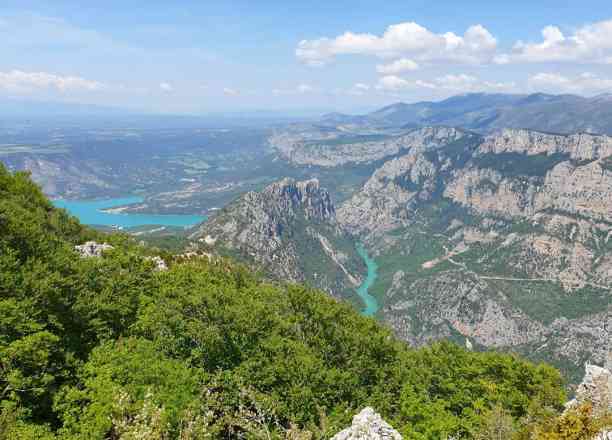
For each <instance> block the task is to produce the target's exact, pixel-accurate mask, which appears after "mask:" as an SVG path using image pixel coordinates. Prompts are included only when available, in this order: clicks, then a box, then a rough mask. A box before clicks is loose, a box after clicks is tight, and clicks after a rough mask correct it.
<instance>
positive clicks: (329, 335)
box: [0, 167, 565, 439]
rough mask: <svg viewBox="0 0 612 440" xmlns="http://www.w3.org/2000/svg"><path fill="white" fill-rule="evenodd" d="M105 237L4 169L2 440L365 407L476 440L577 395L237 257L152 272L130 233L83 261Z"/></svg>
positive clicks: (298, 427) (205, 431)
mask: <svg viewBox="0 0 612 440" xmlns="http://www.w3.org/2000/svg"><path fill="white" fill-rule="evenodd" d="M97 234H98V233H96V232H92V231H90V230H89V229H87V228H84V227H82V226H81V225H79V224H78V222H77V221H76V220H74V219H73V218H71V217H69V216H68V215H67V214H66V213H65V212H63V211H59V210H56V209H53V208H52V207H51V205H50V204H49V202H48V201H47V200H46V199H45V198H44V196H43V195H42V194H41V192H40V190H39V189H38V188H37V187H36V186H35V185H34V184H32V183H31V181H30V180H29V178H28V176H27V175H25V174H20V173H18V174H15V175H10V174H9V173H7V172H6V171H5V170H4V168H2V167H0V402H1V403H0V409H1V413H0V439H55V438H62V439H63V438H65V439H136V438H147V439H167V438H181V439H200V438H227V439H229V438H329V437H330V436H331V435H332V434H333V433H335V432H337V431H338V430H339V429H340V428H342V427H344V426H345V425H346V424H348V423H349V421H350V418H351V416H352V415H353V414H354V413H355V411H357V410H359V409H361V408H362V407H363V406H365V405H371V406H373V407H375V408H377V410H378V411H380V412H381V413H382V414H383V415H384V417H385V418H386V419H387V420H388V421H389V422H390V423H392V424H393V425H394V426H395V427H397V428H398V429H399V430H400V431H401V432H402V433H403V434H404V435H405V436H406V438H416V439H419V438H423V439H425V438H427V439H439V438H446V436H448V435H454V436H456V437H459V438H471V437H474V436H477V435H479V434H478V433H482V432H486V429H489V428H490V426H491V423H492V422H491V420H495V417H493V416H494V415H495V414H496V412H495V411H498V412H499V411H502V413H503V421H504V423H506V422H507V423H506V424H509V425H510V426H511V427H512V428H513V429H515V428H519V427H521V426H523V425H526V424H527V423H531V422H532V421H533V420H540V419H542V418H543V414H544V415H546V414H554V413H555V412H556V411H558V410H559V409H560V407H561V404H562V402H563V401H564V400H565V396H564V393H563V390H562V387H561V377H560V375H559V373H558V372H557V371H555V370H554V369H553V368H551V367H549V366H546V365H544V364H540V365H535V364H532V363H529V362H527V361H524V360H522V359H520V358H518V357H516V356H512V355H500V354H495V353H472V352H467V351H464V350H462V349H460V348H458V347H456V346H454V345H451V344H447V343H445V344H436V345H433V346H432V347H430V348H426V349H421V350H410V349H408V348H407V347H406V346H405V345H404V344H402V343H401V342H399V341H397V340H396V339H394V338H393V337H392V336H391V334H390V333H389V332H388V331H387V330H386V329H384V328H382V327H381V326H379V325H378V324H377V323H376V322H375V321H374V320H372V319H369V318H365V317H362V316H360V315H359V314H358V313H357V312H355V311H354V310H353V309H352V308H351V307H350V306H348V305H346V304H342V303H338V302H336V301H335V300H333V299H331V298H329V297H328V296H326V295H324V294H322V293H319V292H316V291H312V290H310V289H307V288H305V287H302V286H298V285H281V286H279V285H272V284H270V283H267V282H265V281H263V280H261V279H259V278H258V277H256V276H255V275H253V274H252V273H251V272H249V271H248V270H246V269H244V268H242V267H238V266H236V265H233V264H232V263H230V262H228V261H225V260H213V261H208V260H207V259H202V260H196V261H191V262H183V263H176V264H173V265H171V267H170V270H168V271H165V272H156V271H155V270H154V268H153V263H151V262H150V261H148V260H147V259H146V258H145V256H146V254H147V253H148V252H150V251H149V250H147V249H146V248H143V247H141V246H138V245H136V244H135V243H134V242H133V241H130V240H129V239H127V238H126V237H123V236H120V235H105V236H103V238H102V239H103V240H104V241H106V242H108V243H111V244H113V246H114V247H115V249H114V250H112V251H109V252H107V253H106V254H105V255H104V257H103V258H89V259H80V258H78V257H77V255H76V254H75V252H74V251H73V246H74V244H76V243H80V242H82V241H84V240H87V239H91V238H96V237H97V238H98V239H100V238H101V237H100V236H98V235H97ZM495 408H497V409H498V410H495V411H494V409H495ZM504 426H505V425H504ZM551 429H552V428H551Z"/></svg>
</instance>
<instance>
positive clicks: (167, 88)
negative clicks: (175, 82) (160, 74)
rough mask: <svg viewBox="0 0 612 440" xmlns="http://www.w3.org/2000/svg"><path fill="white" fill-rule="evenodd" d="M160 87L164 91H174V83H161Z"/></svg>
mask: <svg viewBox="0 0 612 440" xmlns="http://www.w3.org/2000/svg"><path fill="white" fill-rule="evenodd" d="M159 88H160V89H161V90H162V91H164V92H172V91H174V87H172V84H169V83H167V82H162V83H159Z"/></svg>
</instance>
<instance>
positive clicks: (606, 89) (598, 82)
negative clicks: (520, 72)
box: [529, 72, 612, 94]
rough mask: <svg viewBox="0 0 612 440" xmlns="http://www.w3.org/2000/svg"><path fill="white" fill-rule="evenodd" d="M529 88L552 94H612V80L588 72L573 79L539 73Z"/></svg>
mask: <svg viewBox="0 0 612 440" xmlns="http://www.w3.org/2000/svg"><path fill="white" fill-rule="evenodd" d="M529 87H530V88H531V89H532V90H539V91H546V92H551V93H580V94H600V93H610V92H612V79H607V78H600V77H598V76H597V75H594V74H592V73H588V72H585V73H582V74H581V75H578V76H576V77H573V78H569V77H566V76H563V75H561V74H558V73H538V74H536V75H532V76H530V77H529Z"/></svg>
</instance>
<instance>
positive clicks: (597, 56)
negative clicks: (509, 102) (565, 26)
mask: <svg viewBox="0 0 612 440" xmlns="http://www.w3.org/2000/svg"><path fill="white" fill-rule="evenodd" d="M495 61H496V62H497V63H498V64H507V63H519V62H525V63H540V62H586V63H598V64H612V20H607V21H600V22H597V23H593V24H589V25H586V26H583V27H580V28H578V29H577V30H576V31H574V32H573V33H572V34H571V35H565V34H564V33H563V32H562V31H561V29H559V28H558V27H556V26H547V27H545V28H544V29H542V41H541V42H539V43H533V42H532V43H525V42H523V41H518V42H517V43H516V44H515V45H514V47H513V48H512V51H511V52H510V53H508V54H501V55H498V56H497V57H495Z"/></svg>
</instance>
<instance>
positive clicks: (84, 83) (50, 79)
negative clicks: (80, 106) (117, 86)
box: [0, 70, 106, 93]
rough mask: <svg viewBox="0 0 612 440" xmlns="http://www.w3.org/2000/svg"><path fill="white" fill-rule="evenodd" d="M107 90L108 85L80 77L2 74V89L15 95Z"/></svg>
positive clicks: (0, 79)
mask: <svg viewBox="0 0 612 440" xmlns="http://www.w3.org/2000/svg"><path fill="white" fill-rule="evenodd" d="M104 88H106V85H105V84H103V83H101V82H98V81H92V80H88V79H85V78H81V77H78V76H70V75H69V76H60V75H55V74H52V73H47V72H23V71H21V70H11V71H10V72H0V89H4V90H6V91H9V92H14V93H32V92H36V91H40V90H56V91H59V92H62V93H63V92H68V91H86V92H94V91H99V90H102V89H104Z"/></svg>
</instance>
